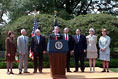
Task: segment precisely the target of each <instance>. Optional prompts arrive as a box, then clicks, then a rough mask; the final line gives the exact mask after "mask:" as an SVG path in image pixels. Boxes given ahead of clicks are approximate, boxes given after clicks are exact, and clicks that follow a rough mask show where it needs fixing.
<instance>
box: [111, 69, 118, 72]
mask: <svg viewBox="0 0 118 79" xmlns="http://www.w3.org/2000/svg"><path fill="white" fill-rule="evenodd" d="M109 70H111V71H113V72H118V68H109Z"/></svg>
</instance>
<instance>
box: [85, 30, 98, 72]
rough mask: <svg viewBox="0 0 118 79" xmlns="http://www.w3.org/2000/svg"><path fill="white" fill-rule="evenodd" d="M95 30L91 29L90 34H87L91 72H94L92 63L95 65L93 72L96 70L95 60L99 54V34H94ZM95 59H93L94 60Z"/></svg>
mask: <svg viewBox="0 0 118 79" xmlns="http://www.w3.org/2000/svg"><path fill="white" fill-rule="evenodd" d="M94 33H95V31H94V29H93V28H90V29H89V35H88V36H86V39H87V58H88V59H89V66H90V72H92V65H93V72H95V61H96V58H97V56H98V54H97V47H96V43H97V36H96V35H94ZM92 60H93V61H92Z"/></svg>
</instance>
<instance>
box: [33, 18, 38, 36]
mask: <svg viewBox="0 0 118 79" xmlns="http://www.w3.org/2000/svg"><path fill="white" fill-rule="evenodd" d="M36 29H38V24H37V19H36V16H35V18H34V26H33V30H32V37H33V36H35V30H36Z"/></svg>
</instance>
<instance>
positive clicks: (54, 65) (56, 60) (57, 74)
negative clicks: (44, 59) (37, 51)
mask: <svg viewBox="0 0 118 79" xmlns="http://www.w3.org/2000/svg"><path fill="white" fill-rule="evenodd" d="M47 50H48V52H49V60H50V69H51V76H52V77H53V79H60V78H66V74H65V73H66V70H65V69H66V59H67V52H68V42H67V40H49V42H48V47H47Z"/></svg>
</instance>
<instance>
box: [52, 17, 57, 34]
mask: <svg viewBox="0 0 118 79" xmlns="http://www.w3.org/2000/svg"><path fill="white" fill-rule="evenodd" d="M55 27H58V22H57V17H56V15H55V19H54V28H55ZM53 33H54V30H53Z"/></svg>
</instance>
